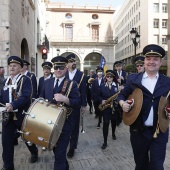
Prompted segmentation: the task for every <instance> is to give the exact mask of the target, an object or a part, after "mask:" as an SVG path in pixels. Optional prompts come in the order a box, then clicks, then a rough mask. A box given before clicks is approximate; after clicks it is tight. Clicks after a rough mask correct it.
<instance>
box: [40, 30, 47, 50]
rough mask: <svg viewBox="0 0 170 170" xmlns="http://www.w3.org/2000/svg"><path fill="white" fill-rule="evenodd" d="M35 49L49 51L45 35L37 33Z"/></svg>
mask: <svg viewBox="0 0 170 170" xmlns="http://www.w3.org/2000/svg"><path fill="white" fill-rule="evenodd" d="M37 47H38V48H39V49H40V50H41V49H42V48H47V49H48V50H49V41H48V38H47V36H46V35H45V34H41V33H37Z"/></svg>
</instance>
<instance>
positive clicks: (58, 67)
mask: <svg viewBox="0 0 170 170" xmlns="http://www.w3.org/2000/svg"><path fill="white" fill-rule="evenodd" d="M64 68H65V66H54V70H58V69H59V70H64Z"/></svg>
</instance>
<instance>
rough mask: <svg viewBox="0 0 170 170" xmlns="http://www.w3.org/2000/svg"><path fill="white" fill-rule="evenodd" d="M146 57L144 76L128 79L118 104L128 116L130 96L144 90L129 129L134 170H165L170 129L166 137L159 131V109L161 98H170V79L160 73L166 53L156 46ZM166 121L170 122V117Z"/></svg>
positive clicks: (133, 76)
mask: <svg viewBox="0 0 170 170" xmlns="http://www.w3.org/2000/svg"><path fill="white" fill-rule="evenodd" d="M143 55H144V57H145V59H144V67H145V72H141V73H138V74H132V75H130V76H129V77H128V80H127V82H126V86H125V88H124V89H123V90H122V91H121V93H120V94H119V95H118V102H119V104H120V106H121V107H122V109H123V111H124V112H125V113H124V114H126V112H129V110H130V108H131V105H130V104H128V102H126V100H127V98H128V96H129V95H130V94H132V92H133V91H134V90H135V89H136V88H139V89H141V90H142V93H143V103H142V108H141V111H140V113H139V116H138V117H137V119H136V120H135V121H134V122H133V123H132V124H131V125H130V141H131V145H132V149H133V154H134V160H135V164H136V166H135V170H163V169H164V167H163V164H164V160H165V155H166V145H167V142H168V135H169V128H167V130H166V131H165V132H164V133H163V132H161V130H160V129H159V127H160V125H159V122H158V105H159V101H160V98H161V96H164V97H166V96H167V97H168V95H167V94H168V92H169V91H170V78H168V77H166V76H165V75H162V74H160V73H159V68H160V66H161V64H162V58H163V57H164V56H165V50H164V49H163V48H162V47H160V46H158V45H155V44H150V45H147V46H146V47H144V49H143ZM139 100H140V96H139ZM134 103H135V101H134ZM139 109H140V108H139ZM133 114H136V113H133ZM167 117H168V118H170V113H168V114H167Z"/></svg>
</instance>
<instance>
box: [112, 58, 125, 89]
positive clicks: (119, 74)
mask: <svg viewBox="0 0 170 170" xmlns="http://www.w3.org/2000/svg"><path fill="white" fill-rule="evenodd" d="M114 69H115V71H116V78H117V80H118V83H119V87H121V88H123V86H124V85H125V84H126V72H125V71H124V70H123V69H122V62H121V61H116V62H115V63H114Z"/></svg>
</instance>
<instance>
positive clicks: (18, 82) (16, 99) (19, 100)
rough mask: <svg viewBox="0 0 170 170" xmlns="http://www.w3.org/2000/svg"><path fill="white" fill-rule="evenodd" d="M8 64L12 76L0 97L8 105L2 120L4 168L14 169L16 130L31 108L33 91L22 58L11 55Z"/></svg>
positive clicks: (6, 81)
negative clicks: (23, 69) (22, 72)
mask: <svg viewBox="0 0 170 170" xmlns="http://www.w3.org/2000/svg"><path fill="white" fill-rule="evenodd" d="M8 65H9V68H8V69H9V74H10V76H9V77H8V78H7V79H6V80H5V81H4V84H3V87H2V90H1V97H0V102H1V103H3V104H4V105H6V115H8V118H7V119H3V122H2V148H3V153H2V158H3V168H2V170H14V145H13V142H14V136H15V132H16V130H17V129H19V130H20V129H21V125H22V121H23V119H24V116H25V114H23V111H27V109H28V108H29V106H30V103H31V93H32V85H31V81H30V78H28V77H27V76H24V75H21V74H20V71H21V68H22V67H23V61H22V59H21V58H19V57H18V56H11V57H9V58H8ZM3 114H5V112H4V113H3ZM2 117H3V116H2Z"/></svg>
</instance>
